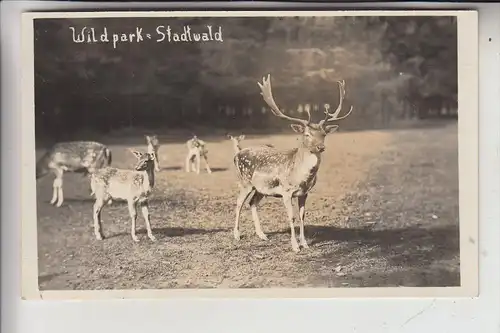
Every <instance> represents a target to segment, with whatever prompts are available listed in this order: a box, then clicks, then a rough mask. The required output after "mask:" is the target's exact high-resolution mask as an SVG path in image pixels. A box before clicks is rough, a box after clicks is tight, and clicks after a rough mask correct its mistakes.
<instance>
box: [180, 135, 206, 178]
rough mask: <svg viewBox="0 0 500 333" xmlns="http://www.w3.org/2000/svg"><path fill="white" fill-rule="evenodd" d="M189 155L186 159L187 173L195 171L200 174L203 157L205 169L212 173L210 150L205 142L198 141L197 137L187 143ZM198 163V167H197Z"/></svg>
mask: <svg viewBox="0 0 500 333" xmlns="http://www.w3.org/2000/svg"><path fill="white" fill-rule="evenodd" d="M186 145H187V148H188V153H187V157H186V172H191V171H194V172H196V173H197V174H200V162H201V161H200V160H201V157H203V160H204V161H205V169H206V170H207V172H208V173H212V170H211V169H210V166H209V165H208V149H207V144H206V143H205V141H203V140H200V139H198V137H197V136H196V135H194V136H193V138H191V139H189V140H188V141H187V142H186ZM195 163H196V165H195Z"/></svg>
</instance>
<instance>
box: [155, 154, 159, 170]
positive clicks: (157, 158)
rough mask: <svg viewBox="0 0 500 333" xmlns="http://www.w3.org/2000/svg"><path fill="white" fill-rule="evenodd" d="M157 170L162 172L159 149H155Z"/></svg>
mask: <svg viewBox="0 0 500 333" xmlns="http://www.w3.org/2000/svg"><path fill="white" fill-rule="evenodd" d="M155 171H156V172H160V157H159V156H158V151H155Z"/></svg>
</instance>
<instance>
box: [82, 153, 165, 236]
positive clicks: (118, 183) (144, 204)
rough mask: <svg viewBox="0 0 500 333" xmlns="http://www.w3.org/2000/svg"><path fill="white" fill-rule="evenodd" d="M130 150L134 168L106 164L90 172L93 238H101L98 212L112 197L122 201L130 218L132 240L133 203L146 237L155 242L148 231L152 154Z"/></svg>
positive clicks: (152, 174) (152, 175) (135, 217)
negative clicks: (138, 213)
mask: <svg viewBox="0 0 500 333" xmlns="http://www.w3.org/2000/svg"><path fill="white" fill-rule="evenodd" d="M131 152H132V153H133V154H134V155H135V157H136V158H137V164H136V166H135V168H134V170H127V169H117V168H112V167H106V168H102V169H99V170H97V171H95V172H93V173H92V174H91V176H90V177H91V178H90V179H91V181H90V186H91V188H92V192H93V193H94V195H95V203H94V209H93V219H94V234H95V237H96V239H98V240H102V239H103V238H104V236H103V234H102V230H101V229H102V221H101V211H102V208H103V207H104V205H106V204H109V203H110V202H111V201H112V200H113V199H118V200H126V201H127V203H128V210H129V214H130V218H131V220H132V228H131V233H130V234H131V235H132V239H133V240H134V241H135V242H138V241H139V238H137V236H136V234H135V223H136V220H137V205H139V206H140V207H141V210H142V215H143V217H144V221H145V223H146V229H147V232H148V237H149V239H151V240H152V241H156V238H155V236H154V235H153V232H152V230H151V222H150V220H149V208H148V199H149V195H150V194H151V192H152V190H153V188H154V184H155V172H154V160H155V159H156V156H155V154H154V153H142V152H138V151H135V150H131Z"/></svg>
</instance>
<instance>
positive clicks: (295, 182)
mask: <svg viewBox="0 0 500 333" xmlns="http://www.w3.org/2000/svg"><path fill="white" fill-rule="evenodd" d="M338 83H339V89H340V102H339V105H338V107H337V109H336V110H335V112H334V113H330V112H329V109H328V108H327V107H325V109H326V110H325V114H326V117H325V119H323V120H321V121H320V122H319V123H312V122H311V114H310V112H309V111H306V113H307V115H308V119H307V120H304V119H299V118H292V117H289V116H287V115H285V114H284V113H283V112H281V111H280V109H279V107H278V106H277V105H276V103H275V101H274V98H273V95H272V92H271V82H270V75H268V77H267V79H266V78H264V79H263V82H262V83H260V82H259V83H258V84H259V87H260V89H261V95H262V96H263V99H264V101H265V102H266V103H267V105H268V106H269V107H270V108H271V111H272V113H273V114H274V115H275V116H277V117H279V118H282V119H286V120H289V121H291V122H293V123H294V124H291V127H292V129H293V130H294V131H295V132H297V133H299V134H301V139H300V140H299V142H300V144H299V146H298V147H297V148H294V149H289V150H278V149H275V148H270V147H251V148H245V149H242V150H241V151H239V152H238V153H237V154H236V155H235V157H234V164H235V166H236V170H237V174H238V184H239V187H240V193H239V195H238V198H237V203H236V219H235V225H234V238H235V239H236V240H239V239H240V232H239V219H240V213H241V208H242V206H243V203H244V202H245V201H246V199H247V198H250V201H249V204H250V208H251V211H252V219H253V221H254V225H255V232H256V234H257V235H258V236H259V238H261V239H263V240H267V236H266V235H265V234H264V232H263V231H262V229H261V226H260V221H259V217H258V215H257V206H258V204H259V203H260V201H261V200H262V199H263V198H264V197H266V196H272V197H279V198H282V200H283V203H284V205H285V208H286V212H287V215H288V221H289V223H290V230H291V231H290V232H291V243H292V249H293V251H295V252H299V251H300V248H299V244H298V243H297V239H296V236H295V229H294V216H293V209H292V198H297V200H298V206H299V220H300V236H299V237H300V245H302V247H303V248H308V245H307V241H306V239H305V236H304V216H305V204H306V199H307V196H308V193H309V191H310V190H311V189H312V188H313V187H314V185H315V184H316V180H317V173H318V169H319V166H320V163H321V153H322V152H323V151H324V150H325V145H324V142H325V137H326V135H327V134H328V133H332V132H334V131H335V130H337V129H338V125H328V124H327V123H328V122H330V121H338V120H341V119H344V118H346V117H347V116H349V115H350V114H351V112H352V109H353V108H352V106H351V108H350V110H349V111H348V112H347V113H346V114H345V115H344V116H342V117H339V116H338V115H339V113H340V111H341V109H342V103H343V99H344V95H345V82H344V81H339V82H338Z"/></svg>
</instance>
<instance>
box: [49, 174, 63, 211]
mask: <svg viewBox="0 0 500 333" xmlns="http://www.w3.org/2000/svg"><path fill="white" fill-rule="evenodd" d="M54 174H55V176H56V178H55V179H54V183H53V184H52V188H53V193H52V200H50V203H51V204H53V205H54V204H55V205H56V207H61V205H62V203H63V201H64V195H63V189H62V186H63V174H64V171H63V170H62V169H59V168H57V169H54Z"/></svg>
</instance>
